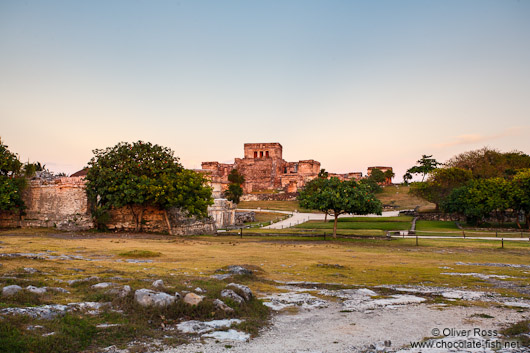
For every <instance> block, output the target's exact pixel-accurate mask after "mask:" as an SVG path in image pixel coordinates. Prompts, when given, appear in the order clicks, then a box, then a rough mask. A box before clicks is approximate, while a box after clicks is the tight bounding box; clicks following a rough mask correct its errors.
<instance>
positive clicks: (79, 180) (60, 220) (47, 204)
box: [0, 176, 235, 235]
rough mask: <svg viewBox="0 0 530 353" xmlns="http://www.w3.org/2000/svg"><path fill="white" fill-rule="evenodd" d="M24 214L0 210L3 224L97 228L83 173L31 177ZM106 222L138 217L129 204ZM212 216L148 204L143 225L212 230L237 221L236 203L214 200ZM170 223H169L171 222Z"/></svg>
mask: <svg viewBox="0 0 530 353" xmlns="http://www.w3.org/2000/svg"><path fill="white" fill-rule="evenodd" d="M23 199H24V203H25V205H26V207H27V208H26V210H25V213H26V214H25V215H23V216H19V215H18V214H15V213H11V212H0V227H6V228H14V227H55V228H57V229H59V230H66V231H81V230H88V229H92V228H94V223H93V219H92V215H91V213H90V208H89V203H88V198H87V195H86V192H85V179H84V176H80V177H55V178H51V177H45V178H36V179H34V180H30V181H29V185H28V187H27V188H26V189H25V190H24V194H23ZM109 215H110V220H109V221H108V222H107V223H106V226H107V227H108V228H109V229H111V230H127V231H130V230H134V229H135V228H136V222H135V217H134V214H133V212H132V210H131V209H130V208H129V207H123V208H120V209H111V210H110V211H109ZM208 215H209V216H210V217H209V218H206V219H197V217H187V216H186V215H185V213H184V212H182V211H181V210H179V209H176V208H173V209H169V210H167V212H166V211H164V210H159V209H156V208H154V207H147V208H145V210H144V213H143V220H144V222H143V223H144V224H143V225H142V229H143V230H144V231H148V232H168V233H169V234H172V235H195V234H213V233H215V232H216V230H217V228H224V227H226V226H229V225H234V224H235V206H234V205H233V204H232V203H231V202H230V201H227V200H224V199H222V200H214V204H213V205H212V206H210V207H208ZM168 223H169V225H168Z"/></svg>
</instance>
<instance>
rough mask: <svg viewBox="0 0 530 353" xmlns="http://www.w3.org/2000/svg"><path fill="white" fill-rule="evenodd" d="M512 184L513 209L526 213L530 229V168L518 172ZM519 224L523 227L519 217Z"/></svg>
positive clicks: (527, 226) (527, 225) (527, 224)
mask: <svg viewBox="0 0 530 353" xmlns="http://www.w3.org/2000/svg"><path fill="white" fill-rule="evenodd" d="M511 184H512V189H511V192H512V206H513V209H514V210H515V211H517V213H519V212H522V213H523V214H524V216H525V221H526V228H528V229H530V169H526V170H523V171H521V172H519V173H517V174H516V175H515V177H514V178H513V180H512V182H511ZM517 225H518V226H519V228H521V225H520V223H519V217H517Z"/></svg>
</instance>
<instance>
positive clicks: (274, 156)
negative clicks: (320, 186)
mask: <svg viewBox="0 0 530 353" xmlns="http://www.w3.org/2000/svg"><path fill="white" fill-rule="evenodd" d="M282 152H283V147H282V145H281V144H279V143H245V145H244V157H243V158H236V159H235V160H234V163H233V164H223V163H219V162H203V163H202V171H203V172H204V173H205V174H206V175H207V177H208V178H209V179H210V180H211V184H212V187H213V189H214V192H216V193H217V194H218V195H219V194H220V193H222V192H223V191H224V190H226V188H227V186H228V174H229V173H230V171H231V170H232V169H237V170H238V172H239V173H240V174H241V175H243V176H244V177H245V183H244V184H243V191H244V193H246V194H249V193H253V192H262V191H267V190H278V191H280V190H281V191H285V192H288V193H291V192H296V191H297V190H298V188H300V187H303V186H304V185H305V184H306V183H307V182H308V181H310V180H312V179H314V178H316V176H317V175H318V172H319V171H320V162H317V161H315V160H312V159H309V160H302V161H298V162H287V161H285V160H284V159H283V156H282Z"/></svg>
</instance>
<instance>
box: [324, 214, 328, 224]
mask: <svg viewBox="0 0 530 353" xmlns="http://www.w3.org/2000/svg"><path fill="white" fill-rule="evenodd" d="M327 221H328V213H327V212H326V213H325V216H324V223H326V222H327Z"/></svg>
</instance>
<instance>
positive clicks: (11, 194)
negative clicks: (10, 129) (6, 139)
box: [0, 139, 26, 212]
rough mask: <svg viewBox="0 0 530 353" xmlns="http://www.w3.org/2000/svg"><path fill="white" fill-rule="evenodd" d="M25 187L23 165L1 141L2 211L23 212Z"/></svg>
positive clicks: (0, 206)
mask: <svg viewBox="0 0 530 353" xmlns="http://www.w3.org/2000/svg"><path fill="white" fill-rule="evenodd" d="M25 186H26V179H25V178H24V174H23V171H22V163H21V162H20V161H19V160H18V156H17V155H16V154H14V153H12V152H10V151H9V149H8V146H6V145H4V144H3V143H2V140H1V139H0V210H2V211H19V212H20V211H22V210H23V208H24V201H23V200H22V190H23V189H24V187H25Z"/></svg>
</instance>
